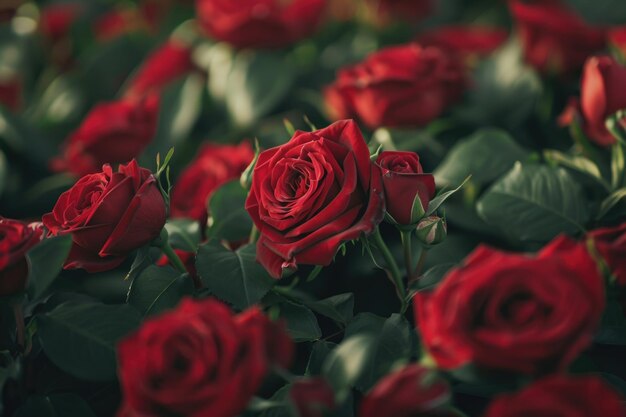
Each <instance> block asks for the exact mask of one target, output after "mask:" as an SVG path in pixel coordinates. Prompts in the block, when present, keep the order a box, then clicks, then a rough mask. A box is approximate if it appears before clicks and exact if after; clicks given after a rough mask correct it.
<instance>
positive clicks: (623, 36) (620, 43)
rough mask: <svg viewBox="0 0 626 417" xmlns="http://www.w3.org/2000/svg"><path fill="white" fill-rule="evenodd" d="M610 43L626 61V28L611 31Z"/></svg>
mask: <svg viewBox="0 0 626 417" xmlns="http://www.w3.org/2000/svg"><path fill="white" fill-rule="evenodd" d="M609 43H610V44H611V46H612V47H614V48H615V49H617V50H618V51H619V52H620V53H621V54H622V57H624V58H625V59H626V26H622V27H619V28H615V29H612V30H610V31H609Z"/></svg>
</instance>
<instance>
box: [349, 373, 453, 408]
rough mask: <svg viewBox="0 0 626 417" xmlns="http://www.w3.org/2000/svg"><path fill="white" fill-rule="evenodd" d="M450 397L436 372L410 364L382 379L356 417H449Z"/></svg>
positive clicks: (367, 395)
mask: <svg viewBox="0 0 626 417" xmlns="http://www.w3.org/2000/svg"><path fill="white" fill-rule="evenodd" d="M450 398H451V394H450V389H449V387H448V384H447V383H446V381H445V380H444V379H443V378H440V377H439V376H437V374H436V371H434V370H430V369H428V368H425V367H423V366H420V365H417V364H412V365H408V366H406V367H404V368H402V369H400V370H399V371H395V372H393V373H391V374H389V375H387V376H385V377H384V378H382V379H381V380H380V381H379V382H378V384H376V386H374V388H372V390H371V391H370V392H368V393H367V394H366V395H365V398H363V402H362V403H361V410H360V413H359V417H380V416H385V417H409V416H424V417H426V416H439V417H452V416H456V414H454V413H452V412H450V411H448V410H447V409H446V405H447V403H448V402H449V401H450Z"/></svg>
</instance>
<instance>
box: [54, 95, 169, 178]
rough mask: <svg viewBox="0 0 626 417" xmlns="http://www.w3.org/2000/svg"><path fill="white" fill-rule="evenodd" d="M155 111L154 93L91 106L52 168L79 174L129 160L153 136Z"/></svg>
mask: <svg viewBox="0 0 626 417" xmlns="http://www.w3.org/2000/svg"><path fill="white" fill-rule="evenodd" d="M158 111H159V98H158V96H157V95H149V96H147V97H145V98H144V99H142V100H138V101H134V100H122V101H114V102H109V103H102V104H99V105H97V106H95V107H94V108H93V109H92V110H91V111H90V112H89V114H88V115H87V117H85V119H84V120H83V122H82V124H81V125H80V126H79V127H78V129H76V130H75V131H74V132H73V133H72V134H71V135H70V137H69V138H68V139H67V140H66V142H65V143H64V145H63V150H62V152H63V155H62V156H61V157H59V158H57V159H54V160H53V161H52V163H51V166H52V168H53V169H54V170H55V171H69V172H71V173H73V174H75V175H77V176H82V175H85V174H91V173H93V172H98V170H100V167H101V166H102V165H103V164H115V163H124V162H128V161H130V160H131V159H133V158H135V157H137V156H139V154H140V153H141V152H142V151H143V150H144V148H145V147H146V146H148V144H149V143H150V141H151V140H152V139H153V137H154V135H155V133H156V127H157V118H158Z"/></svg>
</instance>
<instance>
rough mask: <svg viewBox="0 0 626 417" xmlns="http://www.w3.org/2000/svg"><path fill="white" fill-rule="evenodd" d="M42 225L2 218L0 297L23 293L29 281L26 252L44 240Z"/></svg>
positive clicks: (0, 226)
mask: <svg viewBox="0 0 626 417" xmlns="http://www.w3.org/2000/svg"><path fill="white" fill-rule="evenodd" d="M42 235H43V228H42V227H41V223H39V224H28V223H24V222H21V221H19V220H12V219H5V218H3V217H0V296H7V295H11V294H15V293H17V292H19V291H22V290H23V289H24V288H25V287H26V282H27V280H28V262H27V261H26V252H28V251H29V250H30V249H31V248H32V247H33V246H35V245H36V244H37V243H38V242H39V241H40V240H41V238H42Z"/></svg>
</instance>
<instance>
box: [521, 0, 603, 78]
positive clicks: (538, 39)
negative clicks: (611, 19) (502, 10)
mask: <svg viewBox="0 0 626 417" xmlns="http://www.w3.org/2000/svg"><path fill="white" fill-rule="evenodd" d="M509 7H510V10H511V14H512V15H513V19H514V20H515V23H516V24H517V30H518V33H519V37H520V40H521V42H522V47H523V49H524V58H525V60H526V61H527V62H528V63H529V64H531V65H532V66H533V67H535V68H536V69H537V70H538V71H540V72H543V73H558V74H563V73H567V72H571V71H576V70H577V69H579V68H580V67H581V66H582V65H583V63H584V62H585V59H587V57H588V56H589V55H592V54H593V53H595V52H597V51H599V50H602V49H603V48H604V46H605V44H606V33H605V30H603V29H600V28H594V27H592V26H590V25H588V24H587V23H585V21H584V20H583V19H582V18H581V17H580V16H578V15H577V14H575V13H574V12H573V11H571V10H570V9H568V8H567V6H566V5H564V4H563V3H562V2H561V1H560V0H547V1H546V0H531V1H524V0H513V1H510V2H509Z"/></svg>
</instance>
